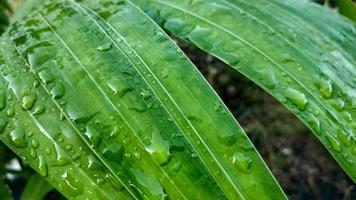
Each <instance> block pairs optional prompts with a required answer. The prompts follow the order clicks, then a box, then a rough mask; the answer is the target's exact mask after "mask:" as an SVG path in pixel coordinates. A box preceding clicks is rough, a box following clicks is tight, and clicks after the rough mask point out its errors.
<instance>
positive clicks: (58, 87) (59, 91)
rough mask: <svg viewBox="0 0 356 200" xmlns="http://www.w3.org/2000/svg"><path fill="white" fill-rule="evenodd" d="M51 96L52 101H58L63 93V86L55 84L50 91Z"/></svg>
mask: <svg viewBox="0 0 356 200" xmlns="http://www.w3.org/2000/svg"><path fill="white" fill-rule="evenodd" d="M50 93H51V95H52V97H53V98H54V99H60V98H61V97H63V95H64V93H65V89H64V86H63V85H62V84H57V85H56V86H55V87H54V88H53V89H52V90H51V92H50Z"/></svg>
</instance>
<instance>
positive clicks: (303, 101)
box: [285, 88, 308, 110]
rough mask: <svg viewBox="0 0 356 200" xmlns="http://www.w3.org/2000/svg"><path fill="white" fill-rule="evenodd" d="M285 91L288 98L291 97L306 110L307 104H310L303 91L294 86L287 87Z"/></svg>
mask: <svg viewBox="0 0 356 200" xmlns="http://www.w3.org/2000/svg"><path fill="white" fill-rule="evenodd" d="M285 92H286V97H287V99H289V100H290V101H291V102H292V103H293V104H294V105H296V106H297V107H298V108H299V109H301V110H305V108H306V106H307V105H308V100H307V98H306V97H305V95H304V94H303V93H302V92H300V91H298V90H295V89H292V88H288V89H286V91H285Z"/></svg>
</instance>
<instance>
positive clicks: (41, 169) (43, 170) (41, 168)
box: [38, 156, 48, 177]
mask: <svg viewBox="0 0 356 200" xmlns="http://www.w3.org/2000/svg"><path fill="white" fill-rule="evenodd" d="M38 160H39V163H38V173H39V174H40V175H41V176H43V177H46V176H47V175H48V167H47V162H46V160H45V158H44V157H43V156H40V157H39V158H38Z"/></svg>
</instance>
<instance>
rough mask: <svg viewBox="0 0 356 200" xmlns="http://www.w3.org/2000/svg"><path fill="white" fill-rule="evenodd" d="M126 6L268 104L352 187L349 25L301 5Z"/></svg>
mask: <svg viewBox="0 0 356 200" xmlns="http://www.w3.org/2000/svg"><path fill="white" fill-rule="evenodd" d="M134 1H135V2H137V3H139V4H140V6H141V7H142V8H143V9H145V10H147V12H148V13H149V14H151V15H152V16H153V18H155V19H157V21H159V22H160V23H161V24H162V26H163V27H164V28H166V29H167V30H168V31H170V32H172V33H173V34H175V35H177V36H179V37H181V38H183V39H185V40H187V41H190V42H191V43H193V44H196V45H197V46H198V47H200V48H201V49H203V50H205V51H207V52H209V53H211V54H213V55H215V56H217V57H218V58H220V59H222V60H223V61H225V62H226V63H228V64H229V65H230V66H231V67H233V68H234V69H236V70H238V71H240V72H241V73H242V74H244V75H245V76H247V77H248V78H249V79H251V80H253V81H255V82H256V83H257V84H258V85H260V86H261V87H262V88H264V89H265V90H266V91H268V92H269V93H270V94H272V95H273V96H275V97H276V98H277V99H278V100H279V101H281V102H282V103H283V104H284V105H285V106H287V107H288V108H289V109H290V110H291V111H292V112H293V113H295V114H296V115H297V116H298V117H299V118H300V119H301V120H302V121H303V122H304V123H305V124H306V125H307V126H308V127H309V128H311V129H312V130H313V132H314V133H315V135H316V136H317V137H318V138H319V140H320V141H321V142H322V143H323V144H324V145H325V147H326V148H327V149H328V150H329V152H330V153H331V154H332V155H333V156H334V157H335V159H336V160H337V161H338V162H339V164H340V165H341V166H342V168H343V169H344V170H345V171H346V172H347V173H348V174H349V176H350V177H351V178H352V179H353V180H354V181H356V170H355V169H356V167H355V164H356V140H355V136H356V135H355V134H356V131H355V130H356V90H355V89H356V79H355V77H356V67H355V64H356V46H355V44H356V26H355V24H354V23H352V22H351V21H348V20H347V19H345V18H343V17H341V16H338V15H336V14H335V13H333V12H331V11H329V10H327V9H326V8H322V7H319V6H317V5H314V4H312V3H308V2H302V1H290V0H289V1H277V0H271V1H264V0H249V1H245V0H193V1H192V0H179V1H171V0H149V1H146V0H145V1H142V0H134ZM271 112H273V110H271Z"/></svg>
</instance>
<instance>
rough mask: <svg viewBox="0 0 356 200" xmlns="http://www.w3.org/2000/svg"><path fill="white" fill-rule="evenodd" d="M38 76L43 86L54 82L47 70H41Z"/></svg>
mask: <svg viewBox="0 0 356 200" xmlns="http://www.w3.org/2000/svg"><path fill="white" fill-rule="evenodd" d="M38 76H39V78H40V79H41V81H42V82H43V83H45V84H49V83H52V82H53V81H54V76H53V74H52V73H51V72H50V71H48V70H43V71H41V72H39V73H38Z"/></svg>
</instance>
